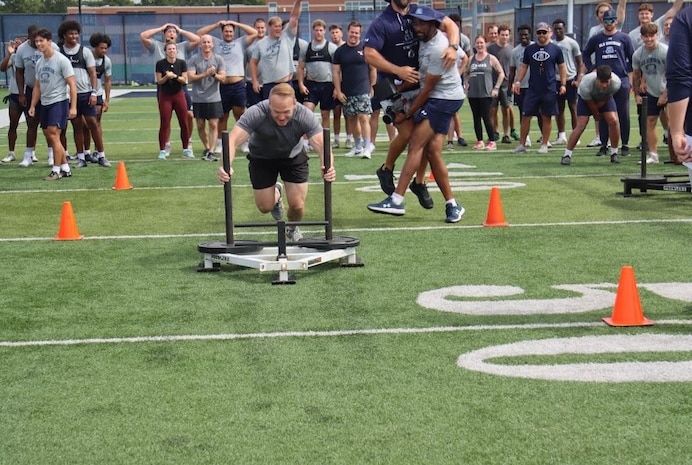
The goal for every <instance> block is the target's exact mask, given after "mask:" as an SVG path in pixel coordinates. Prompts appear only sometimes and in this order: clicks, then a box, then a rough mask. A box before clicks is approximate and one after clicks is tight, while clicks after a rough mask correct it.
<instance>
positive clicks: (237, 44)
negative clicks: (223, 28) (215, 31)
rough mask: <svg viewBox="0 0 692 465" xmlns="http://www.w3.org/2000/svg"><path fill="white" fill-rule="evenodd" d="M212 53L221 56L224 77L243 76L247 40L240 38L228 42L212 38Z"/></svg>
mask: <svg viewBox="0 0 692 465" xmlns="http://www.w3.org/2000/svg"><path fill="white" fill-rule="evenodd" d="M212 40H213V41H214V53H216V54H217V55H221V57H222V58H223V61H224V63H226V76H243V75H244V74H245V51H246V50H247V38H245V37H240V38H238V39H234V40H232V41H230V42H226V41H225V40H221V39H219V38H218V37H213V38H212Z"/></svg>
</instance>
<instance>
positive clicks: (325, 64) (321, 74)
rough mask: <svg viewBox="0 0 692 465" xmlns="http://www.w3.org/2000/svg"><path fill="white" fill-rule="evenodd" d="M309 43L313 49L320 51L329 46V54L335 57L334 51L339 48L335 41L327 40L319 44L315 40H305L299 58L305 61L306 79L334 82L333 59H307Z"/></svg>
mask: <svg viewBox="0 0 692 465" xmlns="http://www.w3.org/2000/svg"><path fill="white" fill-rule="evenodd" d="M308 45H310V46H311V48H312V50H313V51H320V50H322V49H324V47H327V50H328V51H329V55H330V56H331V57H332V60H333V59H334V52H336V49H337V48H338V47H337V46H336V44H335V43H333V42H327V41H326V40H325V41H324V42H323V43H321V44H317V43H315V42H314V41H312V42H310V43H308V42H305V45H304V46H303V45H302V44H301V47H300V55H299V58H298V60H299V61H304V62H305V79H306V80H309V81H315V82H332V63H331V61H307V59H306V58H307V51H308Z"/></svg>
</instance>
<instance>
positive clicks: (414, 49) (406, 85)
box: [364, 0, 459, 209]
mask: <svg viewBox="0 0 692 465" xmlns="http://www.w3.org/2000/svg"><path fill="white" fill-rule="evenodd" d="M386 1H387V3H390V5H389V6H388V7H387V8H386V9H385V10H384V11H383V12H382V13H381V14H380V15H379V16H378V17H377V18H375V20H374V21H373V22H372V23H371V24H370V28H369V29H368V32H367V34H366V36H365V40H364V43H365V61H366V62H367V63H368V64H370V65H372V66H374V67H375V68H376V69H377V70H378V80H382V79H389V80H390V81H392V82H393V83H394V84H397V85H399V90H400V95H401V97H400V98H399V99H398V101H397V102H393V101H391V100H384V101H381V102H380V104H381V105H382V108H383V109H384V110H385V112H386V111H387V108H389V107H391V106H392V105H393V104H394V103H396V104H397V106H398V107H400V108H397V110H399V111H402V110H403V111H406V110H407V109H408V107H407V103H410V102H412V101H413V100H414V99H415V97H416V95H418V92H419V90H420V89H419V82H418V80H419V75H418V71H417V68H418V39H417V38H416V36H415V33H414V31H413V27H412V26H411V18H410V17H408V16H407V15H408V13H409V10H410V9H411V7H412V6H413V5H411V4H410V2H409V0H386ZM440 30H441V31H442V32H444V33H445V34H446V35H447V37H448V38H449V46H448V47H447V49H446V50H445V52H444V54H445V57H444V64H445V67H447V68H452V67H454V66H455V65H456V61H457V50H458V49H459V28H458V27H457V25H456V24H454V21H452V20H451V19H449V18H448V17H446V16H445V17H444V18H443V19H442V20H441V24H440ZM395 126H396V128H397V130H398V133H397V135H396V137H394V139H393V140H392V141H391V143H390V144H389V149H388V150H387V159H386V160H385V162H384V164H383V165H382V166H381V167H380V168H379V169H378V170H377V172H376V173H377V177H378V178H379V180H380V187H381V188H382V190H383V191H384V192H385V193H386V194H387V195H391V194H392V193H393V192H394V189H395V186H394V172H393V170H394V163H395V162H396V160H397V158H398V157H399V155H401V153H402V152H403V151H404V149H405V148H406V145H407V144H408V140H409V138H410V137H411V131H412V130H413V121H412V120H410V119H408V120H403V121H399V122H398V123H396V124H395ZM426 166H427V161H426V160H422V161H421V166H420V167H419V169H418V173H417V175H416V179H415V180H414V181H413V182H412V183H411V186H410V188H411V191H412V192H413V193H414V194H416V196H417V197H418V200H419V202H420V203H421V205H423V206H424V208H428V209H429V208H432V207H433V202H432V199H431V198H430V194H429V193H428V188H427V187H426V185H425V168H426Z"/></svg>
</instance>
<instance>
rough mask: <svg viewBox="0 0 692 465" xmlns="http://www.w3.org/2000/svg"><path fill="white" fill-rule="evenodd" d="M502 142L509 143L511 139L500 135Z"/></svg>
mask: <svg viewBox="0 0 692 465" xmlns="http://www.w3.org/2000/svg"><path fill="white" fill-rule="evenodd" d="M502 143H503V144H511V143H512V141H511V140H510V139H509V136H502Z"/></svg>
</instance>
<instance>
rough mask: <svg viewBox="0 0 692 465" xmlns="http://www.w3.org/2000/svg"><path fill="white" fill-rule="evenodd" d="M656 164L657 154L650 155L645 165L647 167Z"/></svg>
mask: <svg viewBox="0 0 692 465" xmlns="http://www.w3.org/2000/svg"><path fill="white" fill-rule="evenodd" d="M656 163H658V154H657V153H650V154H649V157H648V158H647V159H646V164H647V165H655V164H656Z"/></svg>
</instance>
